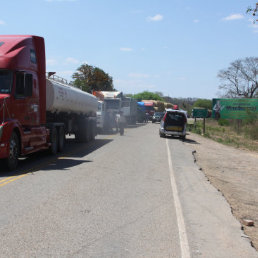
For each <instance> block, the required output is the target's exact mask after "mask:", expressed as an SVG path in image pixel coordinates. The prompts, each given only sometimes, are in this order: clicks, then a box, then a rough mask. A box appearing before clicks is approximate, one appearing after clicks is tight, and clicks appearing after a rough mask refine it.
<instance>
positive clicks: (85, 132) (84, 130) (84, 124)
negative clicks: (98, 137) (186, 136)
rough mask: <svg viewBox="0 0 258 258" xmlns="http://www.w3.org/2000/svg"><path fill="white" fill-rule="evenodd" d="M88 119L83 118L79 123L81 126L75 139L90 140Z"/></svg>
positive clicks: (78, 140)
mask: <svg viewBox="0 0 258 258" xmlns="http://www.w3.org/2000/svg"><path fill="white" fill-rule="evenodd" d="M88 124H89V123H88V121H86V120H85V119H81V120H80V121H79V123H78V125H79V128H78V131H77V132H76V133H75V139H76V141H77V142H88V141H89V126H88Z"/></svg>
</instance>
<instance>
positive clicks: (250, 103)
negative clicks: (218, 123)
mask: <svg viewBox="0 0 258 258" xmlns="http://www.w3.org/2000/svg"><path fill="white" fill-rule="evenodd" d="M252 114H257V115H258V99H213V100H212V117H213V118H216V119H219V118H223V119H246V118H248V117H250V116H251V115H252Z"/></svg>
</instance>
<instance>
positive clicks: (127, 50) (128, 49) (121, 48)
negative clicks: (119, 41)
mask: <svg viewBox="0 0 258 258" xmlns="http://www.w3.org/2000/svg"><path fill="white" fill-rule="evenodd" d="M120 51H125V52H130V51H133V49H132V48H130V47H120Z"/></svg>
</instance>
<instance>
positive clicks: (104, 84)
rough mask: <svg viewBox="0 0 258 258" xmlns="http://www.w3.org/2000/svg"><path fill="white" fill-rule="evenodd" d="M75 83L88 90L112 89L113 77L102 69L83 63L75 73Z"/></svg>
mask: <svg viewBox="0 0 258 258" xmlns="http://www.w3.org/2000/svg"><path fill="white" fill-rule="evenodd" d="M73 79H75V80H74V81H73V84H74V86H75V87H78V88H80V89H82V90H83V91H86V92H92V91H93V90H103V91H112V90H114V87H113V79H112V77H111V76H109V75H108V74H107V73H105V72H104V71H103V70H102V69H100V68H98V67H94V66H91V65H87V64H82V65H81V66H80V67H79V68H78V69H77V72H75V73H74V74H73Z"/></svg>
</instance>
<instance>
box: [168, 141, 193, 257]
mask: <svg viewBox="0 0 258 258" xmlns="http://www.w3.org/2000/svg"><path fill="white" fill-rule="evenodd" d="M166 145H167V153H168V166H169V172H170V182H171V187H172V192H173V197H174V204H175V209H176V217H177V226H178V232H179V239H180V247H181V257H182V258H190V257H191V255H190V248H189V244H188V239H187V232H186V228H185V222H184V217H183V212H182V207H181V203H180V199H179V195H178V191H177V185H176V179H175V174H174V170H173V165H172V159H171V152H170V149H169V146H168V140H167V139H166Z"/></svg>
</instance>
